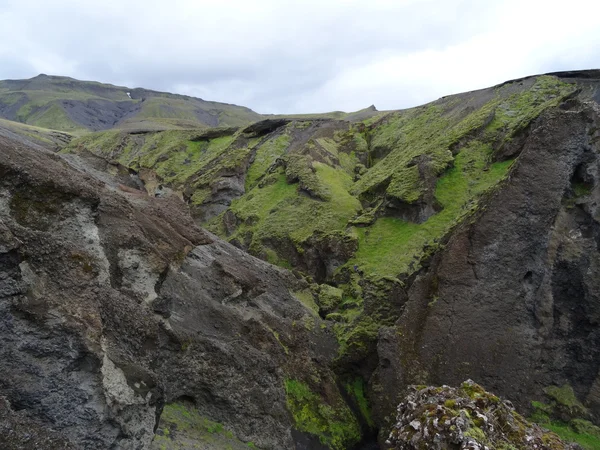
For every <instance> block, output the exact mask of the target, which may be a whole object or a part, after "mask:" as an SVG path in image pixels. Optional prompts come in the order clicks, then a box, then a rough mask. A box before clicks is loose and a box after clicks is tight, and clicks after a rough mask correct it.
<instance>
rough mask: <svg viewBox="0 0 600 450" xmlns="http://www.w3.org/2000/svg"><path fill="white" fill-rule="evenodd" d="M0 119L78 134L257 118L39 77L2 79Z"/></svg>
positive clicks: (190, 100)
mask: <svg viewBox="0 0 600 450" xmlns="http://www.w3.org/2000/svg"><path fill="white" fill-rule="evenodd" d="M0 117H1V118H4V119H8V120H11V121H17V122H22V123H26V124H29V125H34V126H38V127H44V128H53V129H57V130H62V131H68V132H75V133H82V132H86V131H89V130H93V131H96V130H104V129H109V128H114V127H118V128H126V129H131V130H139V129H143V130H161V129H178V128H191V127H206V126H208V127H213V126H220V125H221V126H223V125H226V126H229V125H236V126H238V125H243V124H247V123H250V122H253V121H256V120H259V119H260V117H261V116H260V115H259V114H257V113H255V112H254V111H252V110H250V109H248V108H244V107H241V106H236V105H229V104H226V103H218V102H209V101H205V100H202V99H198V98H194V97H188V96H184V95H175V94H169V93H164V92H156V91H151V90H147V89H140V88H136V89H130V88H127V87H122V86H113V85H109V84H102V83H97V82H92V81H79V80H75V79H73V78H68V77H57V76H48V75H39V76H37V77H34V78H31V79H29V80H4V81H0Z"/></svg>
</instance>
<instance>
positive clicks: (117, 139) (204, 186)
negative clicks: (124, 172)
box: [65, 130, 258, 204]
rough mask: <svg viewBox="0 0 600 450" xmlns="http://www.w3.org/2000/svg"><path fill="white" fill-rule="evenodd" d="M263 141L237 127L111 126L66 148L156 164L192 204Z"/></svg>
mask: <svg viewBox="0 0 600 450" xmlns="http://www.w3.org/2000/svg"><path fill="white" fill-rule="evenodd" d="M199 133H200V135H199ZM257 143H258V139H256V138H254V139H244V138H243V137H242V136H241V135H240V133H234V132H233V131H232V132H231V134H229V135H227V134H226V135H224V136H221V137H215V138H212V139H204V138H202V132H201V131H200V132H199V131H198V130H167V131H161V132H155V133H147V134H144V135H142V136H139V135H135V134H130V133H127V132H121V131H112V130H111V131H105V132H99V133H91V134H89V135H86V136H83V137H81V138H80V139H77V140H75V141H73V142H72V143H71V144H70V146H69V147H68V148H67V149H66V150H65V151H74V152H77V151H81V150H83V149H86V150H89V151H91V152H92V153H95V154H97V155H98V156H102V157H104V158H106V159H108V160H114V161H117V162H119V163H120V164H122V165H124V166H126V167H129V168H132V169H134V170H136V171H137V170H140V169H142V168H145V169H150V170H153V171H154V172H155V173H156V175H157V176H158V177H159V179H160V180H161V182H162V183H164V184H166V185H167V186H169V187H171V188H173V189H175V190H179V191H185V192H186V193H187V194H188V195H189V197H190V200H191V203H192V204H201V203H202V202H203V201H205V200H206V199H207V197H208V196H209V194H210V187H211V183H212V182H213V181H214V180H215V179H217V178H218V177H219V176H221V175H222V174H223V173H230V172H232V171H233V172H235V171H243V170H244V168H245V165H246V164H247V161H248V159H249V158H250V155H251V152H252V151H253V148H254V146H255V145H256V144H257Z"/></svg>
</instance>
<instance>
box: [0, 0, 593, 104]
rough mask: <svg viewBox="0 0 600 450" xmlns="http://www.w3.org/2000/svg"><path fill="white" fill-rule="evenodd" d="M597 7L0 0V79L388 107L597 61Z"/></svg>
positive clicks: (513, 1)
mask: <svg viewBox="0 0 600 450" xmlns="http://www.w3.org/2000/svg"><path fill="white" fill-rule="evenodd" d="M597 17H600V3H598V2H595V1H591V0H590V1H586V0H573V1H571V2H568V3H565V2H556V1H539V0H521V1H517V0H507V1H496V2H482V1H476V0H471V1H467V0H465V1H460V0H450V1H443V0H400V1H398V0H371V1H369V2H365V1H364V0H361V1H359V0H319V1H317V0H305V1H302V2H299V1H291V0H288V1H285V0H255V1H253V2H248V1H240V0H228V1H226V2H218V1H194V0H170V1H148V0H145V1H142V0H130V1H124V0H121V1H115V0H105V1H86V2H81V1H80V0H55V1H53V2H47V1H46V0H19V1H16V0H4V1H3V6H2V9H1V10H0V20H1V22H2V24H3V27H2V28H0V78H19V77H30V76H34V75H36V74H37V73H40V72H43V73H52V74H61V75H68V76H73V77H76V78H85V79H96V80H99V81H105V82H111V83H115V84H125V85H133V86H143V87H147V88H153V89H160V90H169V91H176V92H181V93H186V94H190V95H198V96H201V97H203V98H205V99H209V100H216V101H224V102H229V103H237V104H243V105H245V106H249V107H251V108H253V109H256V110H258V111H260V112H312V111H328V110H339V109H342V110H355V109H359V108H363V107H366V106H368V105H370V104H372V103H374V104H375V105H376V106H378V107H379V108H380V109H382V108H385V109H390V108H400V107H407V106H412V105H415V104H419V103H422V102H425V101H428V100H433V99H435V98H438V97H440V96H442V95H446V94H450V93H455V92H459V91H464V90H472V89H476V88H482V87H486V86H488V85H491V84H495V83H499V82H502V81H504V80H506V79H511V78H517V77H520V76H524V75H529V74H534V73H539V72H547V71H552V70H567V69H580V68H589V67H594V66H596V67H598V66H600V45H598V44H599V43H600V27H598V26H597V25H596V22H597V20H596V19H597ZM133 86H132V87H133Z"/></svg>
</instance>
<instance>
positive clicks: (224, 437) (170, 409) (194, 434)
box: [153, 402, 247, 450]
mask: <svg viewBox="0 0 600 450" xmlns="http://www.w3.org/2000/svg"><path fill="white" fill-rule="evenodd" d="M190 442H196V443H198V444H199V445H207V444H208V445H210V446H211V447H212V448H234V447H235V448H244V447H246V446H247V444H245V443H244V442H242V441H240V440H238V439H236V438H235V437H234V435H233V433H232V432H231V431H229V430H227V429H226V428H225V427H224V426H223V424H221V423H218V422H215V421H212V420H210V419H208V418H206V417H204V416H202V415H201V414H200V413H199V412H198V410H197V409H196V408H195V407H194V406H193V404H191V403H188V402H183V403H181V402H176V403H170V404H167V405H165V407H164V409H163V412H162V414H161V417H160V422H159V425H158V429H157V431H156V436H155V439H154V442H153V448H156V446H158V447H159V448H165V449H169V450H175V449H177V450H179V449H184V448H189V447H188V445H189V444H190Z"/></svg>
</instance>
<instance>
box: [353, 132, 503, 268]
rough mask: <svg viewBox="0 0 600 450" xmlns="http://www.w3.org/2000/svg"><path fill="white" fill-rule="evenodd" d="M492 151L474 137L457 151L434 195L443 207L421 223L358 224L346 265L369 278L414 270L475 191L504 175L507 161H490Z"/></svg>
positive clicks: (471, 202)
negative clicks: (353, 250) (355, 243)
mask: <svg viewBox="0 0 600 450" xmlns="http://www.w3.org/2000/svg"><path fill="white" fill-rule="evenodd" d="M491 154H492V150H491V148H490V146H488V145H485V144H482V143H480V142H478V141H474V142H472V143H471V144H470V145H468V146H466V147H465V148H463V149H462V150H461V151H460V153H459V154H458V155H457V156H456V159H455V161H454V167H452V168H451V169H449V170H448V171H447V172H446V173H445V174H444V175H443V176H442V177H440V178H439V180H438V182H437V185H436V190H435V196H436V199H437V200H438V202H439V203H440V205H441V206H442V207H443V209H442V211H440V212H439V213H437V214H435V215H433V216H432V217H430V218H429V219H428V220H427V221H426V222H424V223H422V224H416V223H413V222H407V221H404V220H401V219H396V218H391V217H382V218H379V219H378V220H377V221H376V222H375V223H374V224H373V225H372V226H371V227H369V228H357V229H356V230H355V232H356V234H357V235H358V237H359V247H358V251H357V253H356V256H355V258H353V259H352V260H350V261H349V262H348V264H347V265H348V266H351V265H352V266H353V265H357V266H358V267H360V269H361V270H362V271H364V273H365V275H366V276H369V277H373V278H381V277H383V276H397V275H398V274H399V273H410V272H412V271H414V270H417V269H418V268H419V261H420V259H421V258H422V257H423V256H425V255H426V253H427V251H431V249H432V248H434V247H435V246H436V242H437V241H438V240H440V239H441V238H442V237H443V236H444V235H445V234H446V233H448V232H449V231H450V230H451V229H452V227H453V226H455V225H456V224H457V223H459V222H460V221H461V220H462V219H463V218H464V217H465V216H466V215H467V214H469V213H471V212H472V211H473V210H474V209H475V207H476V205H477V198H478V196H480V195H481V194H482V193H483V192H485V191H486V190H488V189H490V188H491V187H493V186H494V185H495V184H497V183H498V182H499V181H500V180H502V179H503V178H504V176H505V175H506V174H507V172H508V169H509V167H510V164H511V161H504V162H499V163H491V161H490V158H491ZM484 169H487V170H484ZM428 249H429V250H428Z"/></svg>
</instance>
